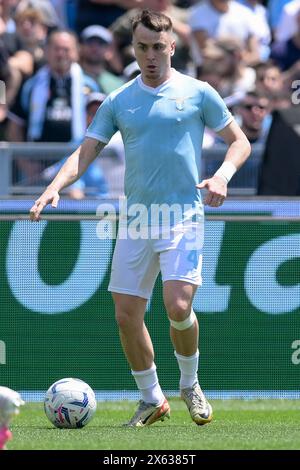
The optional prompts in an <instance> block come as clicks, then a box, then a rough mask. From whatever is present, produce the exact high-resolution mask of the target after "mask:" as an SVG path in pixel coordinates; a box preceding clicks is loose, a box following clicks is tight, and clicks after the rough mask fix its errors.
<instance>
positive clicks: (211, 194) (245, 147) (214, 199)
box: [197, 121, 251, 207]
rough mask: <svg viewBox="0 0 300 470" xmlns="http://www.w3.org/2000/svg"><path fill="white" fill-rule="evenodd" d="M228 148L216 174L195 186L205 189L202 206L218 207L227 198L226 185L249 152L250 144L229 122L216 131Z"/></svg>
mask: <svg viewBox="0 0 300 470" xmlns="http://www.w3.org/2000/svg"><path fill="white" fill-rule="evenodd" d="M218 134H219V135H220V136H221V137H222V138H223V140H224V141H225V143H226V144H227V145H228V146H229V147H228V150H227V152H226V155H225V159H224V162H223V163H222V165H221V167H220V168H219V169H218V170H217V171H216V173H215V174H214V175H213V176H212V177H211V178H208V179H206V180H203V181H201V183H199V184H197V188H199V189H203V188H205V189H207V194H206V197H205V200H204V204H206V205H208V206H212V207H219V206H221V205H222V204H223V202H224V200H225V198H226V196H227V184H228V182H229V181H230V179H231V178H232V176H233V175H234V173H235V172H236V171H237V170H238V169H239V168H240V167H241V166H242V165H243V163H244V162H245V161H246V160H247V158H248V157H249V155H250V152H251V146H250V143H249V141H248V139H247V137H246V136H245V134H244V133H243V131H242V130H241V128H240V127H239V126H238V124H237V123H236V122H235V121H231V122H230V124H228V125H227V126H226V127H225V128H224V129H222V130H221V131H218Z"/></svg>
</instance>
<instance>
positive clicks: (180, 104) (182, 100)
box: [169, 96, 190, 111]
mask: <svg viewBox="0 0 300 470" xmlns="http://www.w3.org/2000/svg"><path fill="white" fill-rule="evenodd" d="M189 98H190V96H183V97H179V98H169V99H170V100H172V101H175V105H176V109H177V110H178V111H183V110H184V104H185V101H186V100H188V99H189Z"/></svg>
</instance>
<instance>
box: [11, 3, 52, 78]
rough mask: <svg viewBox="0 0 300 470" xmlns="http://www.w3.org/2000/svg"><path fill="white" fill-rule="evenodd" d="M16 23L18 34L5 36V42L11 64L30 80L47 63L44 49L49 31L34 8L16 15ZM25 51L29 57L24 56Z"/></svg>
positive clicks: (39, 13)
mask: <svg viewBox="0 0 300 470" xmlns="http://www.w3.org/2000/svg"><path fill="white" fill-rule="evenodd" d="M15 21H16V32H15V33H11V34H5V35H3V41H4V42H5V44H6V48H7V50H8V52H9V55H10V56H11V59H10V64H11V65H13V66H14V67H16V68H17V69H18V70H19V71H20V72H21V73H22V75H23V76H24V77H26V76H27V78H28V77H29V76H30V75H32V74H33V73H35V72H36V71H37V70H38V69H39V68H40V67H41V66H42V65H44V63H45V59H44V47H45V41H46V36H47V31H48V29H47V26H46V25H45V24H44V17H43V15H42V13H41V12H40V11H39V10H36V9H34V8H32V7H29V8H27V9H24V10H21V11H20V12H19V13H16V15H15ZM21 51H22V52H21ZM24 51H27V52H28V53H29V55H28V54H27V55H24V53H23V52H24Z"/></svg>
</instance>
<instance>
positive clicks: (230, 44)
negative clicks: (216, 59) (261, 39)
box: [216, 38, 256, 97]
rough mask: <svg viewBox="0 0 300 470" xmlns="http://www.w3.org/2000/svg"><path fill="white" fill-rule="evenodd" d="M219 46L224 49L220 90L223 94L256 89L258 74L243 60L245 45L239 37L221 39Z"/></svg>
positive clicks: (227, 94)
mask: <svg viewBox="0 0 300 470" xmlns="http://www.w3.org/2000/svg"><path fill="white" fill-rule="evenodd" d="M216 45H217V47H219V48H220V49H221V50H222V51H223V54H224V55H223V59H222V60H221V65H222V66H223V80H222V88H221V90H220V92H221V94H222V96H224V97H226V96H230V95H233V94H234V93H246V92H248V91H251V90H253V89H254V86H255V78H256V74H255V71H254V70H253V68H252V67H248V66H247V65H246V64H245V61H244V60H243V47H242V43H241V41H239V40H237V39H234V38H232V39H225V38H224V39H220V40H218V41H217V42H216Z"/></svg>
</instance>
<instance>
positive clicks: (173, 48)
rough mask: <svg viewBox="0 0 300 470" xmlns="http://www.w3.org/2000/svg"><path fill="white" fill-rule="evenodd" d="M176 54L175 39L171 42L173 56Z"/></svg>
mask: <svg viewBox="0 0 300 470" xmlns="http://www.w3.org/2000/svg"><path fill="white" fill-rule="evenodd" d="M174 54H175V41H173V42H172V44H171V56H172V55H174Z"/></svg>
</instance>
